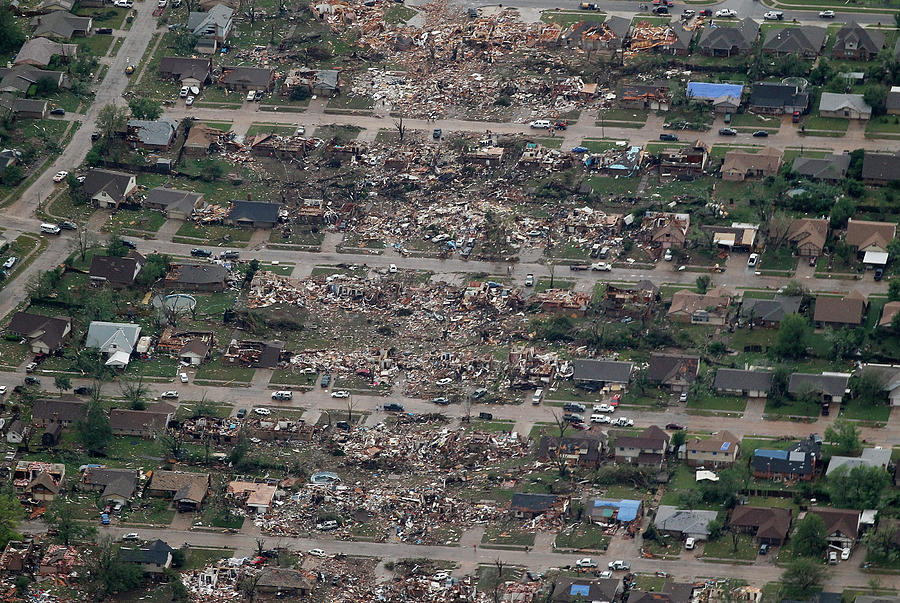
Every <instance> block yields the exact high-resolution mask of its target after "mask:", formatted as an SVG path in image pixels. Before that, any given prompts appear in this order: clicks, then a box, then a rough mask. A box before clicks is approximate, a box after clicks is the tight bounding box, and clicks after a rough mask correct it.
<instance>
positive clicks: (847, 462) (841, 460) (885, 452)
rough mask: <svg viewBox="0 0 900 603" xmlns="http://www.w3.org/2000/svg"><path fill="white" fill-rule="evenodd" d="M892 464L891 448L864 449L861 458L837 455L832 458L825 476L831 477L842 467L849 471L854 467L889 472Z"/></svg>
mask: <svg viewBox="0 0 900 603" xmlns="http://www.w3.org/2000/svg"><path fill="white" fill-rule="evenodd" d="M890 464H891V449H890V448H881V447H878V448H863V450H862V454H860V455H859V456H837V455H835V456H833V457H831V460H830V461H828V469H826V470H825V475H830V474H831V473H832V472H833V471H836V470H837V469H839V468H841V467H845V468H846V470H847V471H850V470H851V469H853V468H854V467H880V468H881V469H884V470H885V471H887V470H888V467H889V466H890Z"/></svg>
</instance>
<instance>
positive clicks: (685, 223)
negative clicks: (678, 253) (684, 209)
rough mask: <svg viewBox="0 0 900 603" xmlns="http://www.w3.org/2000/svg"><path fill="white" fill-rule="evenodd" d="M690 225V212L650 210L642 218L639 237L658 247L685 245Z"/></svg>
mask: <svg viewBox="0 0 900 603" xmlns="http://www.w3.org/2000/svg"><path fill="white" fill-rule="evenodd" d="M690 227H691V216H690V215H689V214H673V213H669V212H656V211H648V212H646V213H645V214H644V217H643V219H642V220H641V230H640V231H639V232H638V234H637V237H638V238H640V239H641V240H644V241H648V242H649V243H650V244H651V245H653V247H656V248H658V249H672V248H678V247H684V244H685V242H686V241H687V233H688V231H689V230H690Z"/></svg>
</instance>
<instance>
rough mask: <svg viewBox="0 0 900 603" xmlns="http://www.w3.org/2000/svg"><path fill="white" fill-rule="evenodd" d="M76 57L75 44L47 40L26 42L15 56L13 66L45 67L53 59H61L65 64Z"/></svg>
mask: <svg viewBox="0 0 900 603" xmlns="http://www.w3.org/2000/svg"><path fill="white" fill-rule="evenodd" d="M77 56H78V45H77V44H62V43H60V42H56V41H54V40H49V39H47V38H34V39H31V40H26V41H25V43H24V44H22V48H20V49H19V52H18V53H17V54H16V58H15V60H14V61H13V65H34V66H35V67H46V66H47V65H49V64H50V63H51V62H52V61H53V59H54V57H61V59H62V60H63V61H65V62H68V61H69V60H71V59H74V58H75V57H77Z"/></svg>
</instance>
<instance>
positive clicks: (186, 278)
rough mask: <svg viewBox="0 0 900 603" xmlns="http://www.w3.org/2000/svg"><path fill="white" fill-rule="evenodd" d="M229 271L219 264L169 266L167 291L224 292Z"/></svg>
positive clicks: (166, 280) (166, 283) (166, 282)
mask: <svg viewBox="0 0 900 603" xmlns="http://www.w3.org/2000/svg"><path fill="white" fill-rule="evenodd" d="M227 276H228V269H227V268H225V267H224V266H220V265H218V264H175V263H173V264H169V271H168V272H166V279H165V287H166V289H170V290H176V291H202V292H216V291H224V290H225V286H226V278H227Z"/></svg>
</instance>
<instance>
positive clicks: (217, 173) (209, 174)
mask: <svg viewBox="0 0 900 603" xmlns="http://www.w3.org/2000/svg"><path fill="white" fill-rule="evenodd" d="M224 173H225V169H224V168H223V167H222V166H221V165H220V164H219V163H218V162H216V161H211V160H209V161H204V162H203V163H202V164H201V165H200V178H202V179H203V180H205V181H206V182H214V181H216V180H218V179H219V178H221V177H222V174H224Z"/></svg>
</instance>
